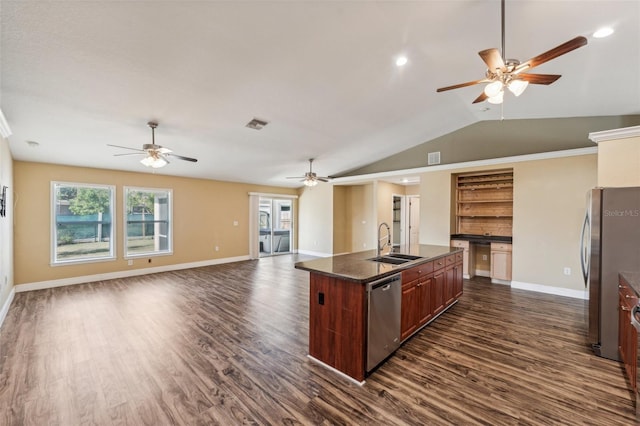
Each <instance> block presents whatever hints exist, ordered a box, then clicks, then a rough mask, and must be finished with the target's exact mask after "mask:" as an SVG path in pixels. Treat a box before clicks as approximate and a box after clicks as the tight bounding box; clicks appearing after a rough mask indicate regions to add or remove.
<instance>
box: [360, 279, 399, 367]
mask: <svg viewBox="0 0 640 426" xmlns="http://www.w3.org/2000/svg"><path fill="white" fill-rule="evenodd" d="M401 276H402V274H396V275H392V276H390V277H386V278H382V279H380V280H377V281H373V282H371V283H369V284H368V287H367V293H368V296H369V297H368V299H369V314H368V324H369V326H368V330H367V372H369V371H371V370H373V369H374V368H375V367H376V366H377V365H378V364H380V363H381V362H382V361H383V360H384V359H385V358H386V357H388V356H389V355H391V354H392V353H393V352H394V351H395V350H396V349H398V347H400V303H401V298H402V280H401Z"/></svg>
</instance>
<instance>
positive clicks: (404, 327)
mask: <svg viewBox="0 0 640 426" xmlns="http://www.w3.org/2000/svg"><path fill="white" fill-rule="evenodd" d="M417 284H418V281H417V280H416V281H413V282H410V283H407V284H403V285H402V302H401V303H402V305H401V308H400V310H401V312H402V313H401V315H400V339H401V340H404V339H406V338H407V337H409V336H411V334H412V333H413V332H414V331H416V329H417V328H418V301H419V298H418V290H417V289H418V287H417Z"/></svg>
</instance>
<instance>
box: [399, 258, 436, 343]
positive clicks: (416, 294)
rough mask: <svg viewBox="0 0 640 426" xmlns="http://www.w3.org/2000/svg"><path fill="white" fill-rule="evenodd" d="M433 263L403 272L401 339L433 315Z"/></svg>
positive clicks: (423, 264)
mask: <svg viewBox="0 0 640 426" xmlns="http://www.w3.org/2000/svg"><path fill="white" fill-rule="evenodd" d="M433 264H434V262H426V263H422V264H420V265H417V266H415V267H413V268H411V269H408V270H406V271H403V272H402V302H401V312H402V314H401V317H400V339H401V340H405V339H406V338H407V337H409V336H411V335H412V334H413V333H415V332H416V331H417V330H418V328H420V327H421V326H422V325H424V324H426V323H427V322H429V321H430V320H431V318H432V317H433V309H432V308H431V305H432V303H431V289H432V287H433Z"/></svg>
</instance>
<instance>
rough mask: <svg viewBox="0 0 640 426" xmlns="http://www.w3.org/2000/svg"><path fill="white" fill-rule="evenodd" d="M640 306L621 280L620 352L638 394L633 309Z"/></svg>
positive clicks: (619, 289)
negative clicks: (632, 320)
mask: <svg viewBox="0 0 640 426" xmlns="http://www.w3.org/2000/svg"><path fill="white" fill-rule="evenodd" d="M637 304H638V296H637V295H636V293H635V291H634V290H633V289H632V288H631V287H630V286H629V285H628V283H626V282H625V281H624V279H622V278H620V281H619V284H618V351H619V353H620V359H621V361H622V363H623V364H624V369H625V372H626V373H627V378H628V379H629V384H630V386H631V389H632V390H633V391H634V392H637V390H638V388H637V386H638V384H637V383H636V373H637V368H638V366H637V359H638V332H637V331H636V329H635V327H634V326H633V324H632V323H631V315H632V309H633V307H634V306H636V305H637Z"/></svg>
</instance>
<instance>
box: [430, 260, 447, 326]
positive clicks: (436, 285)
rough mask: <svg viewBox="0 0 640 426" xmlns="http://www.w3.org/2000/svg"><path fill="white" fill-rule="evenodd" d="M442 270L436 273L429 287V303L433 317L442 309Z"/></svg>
mask: <svg viewBox="0 0 640 426" xmlns="http://www.w3.org/2000/svg"><path fill="white" fill-rule="evenodd" d="M444 277H445V273H444V270H443V269H441V270H439V271H437V272H436V273H435V274H434V276H433V282H432V285H431V303H432V305H431V306H432V307H433V309H432V310H433V315H434V316H435V315H438V314H439V313H440V312H442V310H443V309H444V280H445V278H444Z"/></svg>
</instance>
